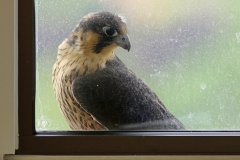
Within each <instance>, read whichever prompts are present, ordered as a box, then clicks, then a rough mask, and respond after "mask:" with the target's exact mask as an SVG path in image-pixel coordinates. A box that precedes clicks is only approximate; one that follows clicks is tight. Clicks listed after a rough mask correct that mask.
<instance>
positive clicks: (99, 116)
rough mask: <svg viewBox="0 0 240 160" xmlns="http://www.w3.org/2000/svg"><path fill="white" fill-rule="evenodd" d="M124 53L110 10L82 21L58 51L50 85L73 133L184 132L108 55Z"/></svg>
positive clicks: (125, 44)
mask: <svg viewBox="0 0 240 160" xmlns="http://www.w3.org/2000/svg"><path fill="white" fill-rule="evenodd" d="M118 46H120V47H122V48H124V49H126V50H128V51H129V50H130V48H131V45H130V40H129V38H128V35H127V26H126V24H125V21H124V20H123V19H122V18H121V17H120V16H117V15H115V14H113V13H110V12H98V13H90V14H88V15H86V16H85V17H83V19H82V20H81V21H80V23H79V24H78V25H77V26H76V27H75V29H74V30H73V31H72V33H71V34H70V36H69V37H68V38H67V39H65V40H64V41H63V42H62V43H61V44H60V45H59V48H58V55H57V61H56V63H55V64H54V66H53V72H52V82H53V88H54V92H55V96H56V99H57V102H58V105H59V107H60V109H61V111H62V113H63V115H64V117H65V118H66V120H67V122H68V124H69V125H70V127H71V128H72V129H73V130H163V129H173V130H175V129H185V127H184V125H183V124H182V123H181V122H180V121H179V120H178V119H176V118H175V117H174V116H173V115H172V114H171V113H170V112H169V111H168V110H167V108H166V107H165V106H164V105H163V103H162V102H161V101H160V100H159V98H158V97H157V96H156V94H155V93H154V92H153V91H152V90H151V89H150V88H149V87H148V86H147V85H146V84H145V83H144V82H143V81H142V80H141V79H140V78H138V77H137V76H136V75H135V74H134V73H133V72H132V71H131V70H129V69H128V68H127V67H126V66H125V65H124V63H123V62H122V61H121V60H120V59H119V58H118V57H117V56H116V55H115V54H114V52H113V51H114V49H116V48H117V47H118Z"/></svg>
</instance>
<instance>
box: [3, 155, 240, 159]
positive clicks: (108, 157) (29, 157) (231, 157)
mask: <svg viewBox="0 0 240 160" xmlns="http://www.w3.org/2000/svg"><path fill="white" fill-rule="evenodd" d="M33 159H34V160H45V159H49V160H65V159H66V160H105V159H108V160H123V159H124V160H135V159H138V160H145V159H149V160H237V159H240V156H34V155H33V156H28V155H26V156H25V155H5V156H4V160H33Z"/></svg>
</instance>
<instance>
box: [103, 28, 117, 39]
mask: <svg viewBox="0 0 240 160" xmlns="http://www.w3.org/2000/svg"><path fill="white" fill-rule="evenodd" d="M103 31H104V33H105V34H106V35H107V36H110V37H114V36H116V35H118V33H117V31H116V30H115V29H113V28H111V27H108V26H105V27H103Z"/></svg>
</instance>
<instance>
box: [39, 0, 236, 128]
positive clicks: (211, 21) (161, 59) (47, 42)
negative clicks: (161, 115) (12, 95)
mask: <svg viewBox="0 0 240 160" xmlns="http://www.w3.org/2000/svg"><path fill="white" fill-rule="evenodd" d="M239 6H240V1H238V0H230V1H227V0H211V1H206V0H203V1H192V0H183V1H176V0H146V1H134V0H116V1H110V0H87V1H79V0H68V1H65V0H52V1H48V0H36V1H35V8H36V100H35V104H36V105H35V107H36V109H35V110H36V116H35V117H36V119H35V124H36V130H37V131H46V130H49V131H50V130H71V128H70V127H69V125H68V123H67V121H66V120H65V118H64V116H63V114H62V113H61V110H60V108H59V106H58V104H57V101H56V98H55V95H54V90H53V85H52V68H53V65H54V63H55V62H56V60H57V53H58V46H59V45H60V44H61V43H62V42H63V41H64V40H65V39H66V38H67V37H69V35H70V33H71V32H72V30H73V29H74V28H75V26H76V25H77V24H79V21H80V19H82V17H83V16H85V15H87V14H88V13H92V12H99V11H110V12H113V13H115V14H117V15H121V17H122V16H123V17H124V18H125V19H126V24H127V27H128V36H129V39H130V41H131V49H130V51H129V52H127V51H126V50H124V49H122V48H118V49H117V50H115V54H116V55H117V56H118V57H119V58H120V59H121V61H122V62H123V63H124V64H125V65H126V66H127V67H128V68H129V69H131V70H132V71H133V72H134V73H135V74H136V75H137V76H138V77H139V78H141V79H142V80H143V81H144V82H145V83H146V84H147V86H148V87H149V88H151V89H152V90H153V91H154V92H155V93H156V95H157V96H158V97H159V99H160V100H161V101H162V102H163V104H164V105H165V106H166V107H167V109H168V110H169V112H170V113H171V114H173V115H174V116H175V117H176V118H177V119H178V120H179V121H181V123H182V124H184V126H185V127H186V128H187V129H189V130H238V129H240V107H239V105H240V90H239V88H240V83H239V79H240V72H239V68H240V58H239V54H240V8H239ZM132 94H134V93H132ZM119 96H121V94H120V95H119ZM114 114H116V113H113V115H114ZM109 123H110V122H109ZM143 125H150V124H149V123H145V124H143ZM143 128H144V127H143Z"/></svg>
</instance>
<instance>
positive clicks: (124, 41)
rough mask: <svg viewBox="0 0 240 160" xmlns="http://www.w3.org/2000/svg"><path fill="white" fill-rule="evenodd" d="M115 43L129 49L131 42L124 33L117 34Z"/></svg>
mask: <svg viewBox="0 0 240 160" xmlns="http://www.w3.org/2000/svg"><path fill="white" fill-rule="evenodd" d="M115 43H116V44H117V45H118V46H119V47H122V48H123V49H126V50H128V52H129V50H130V49H131V43H130V40H129V38H128V35H126V34H124V35H119V36H117V38H116V40H115Z"/></svg>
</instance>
